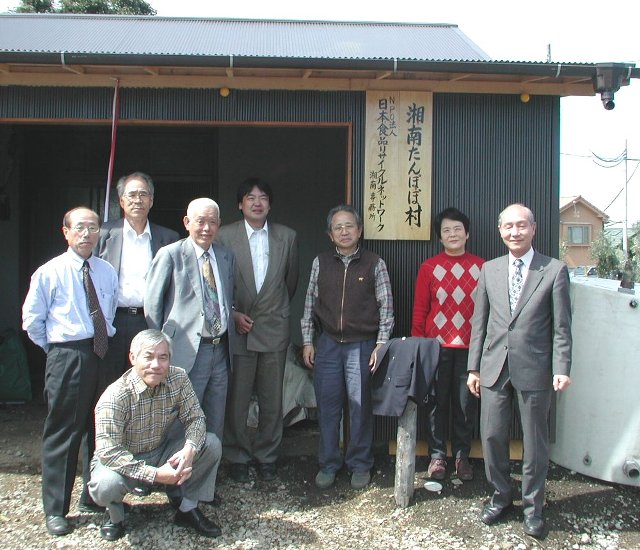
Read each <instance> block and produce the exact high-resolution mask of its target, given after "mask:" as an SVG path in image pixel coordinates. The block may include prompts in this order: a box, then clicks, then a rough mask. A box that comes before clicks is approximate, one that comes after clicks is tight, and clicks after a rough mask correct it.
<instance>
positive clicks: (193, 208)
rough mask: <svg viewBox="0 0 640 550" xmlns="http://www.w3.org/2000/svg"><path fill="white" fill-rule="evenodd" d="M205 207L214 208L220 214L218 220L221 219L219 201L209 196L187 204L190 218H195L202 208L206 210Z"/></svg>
mask: <svg viewBox="0 0 640 550" xmlns="http://www.w3.org/2000/svg"><path fill="white" fill-rule="evenodd" d="M205 208H213V209H214V210H215V211H216V214H217V215H218V221H219V218H220V207H219V206H218V203H217V202H216V201H214V200H213V199H210V198H208V197H201V198H199V199H193V200H192V201H191V202H190V203H189V206H187V218H189V219H191V218H194V217H195V213H196V212H198V211H200V210H204V209H205Z"/></svg>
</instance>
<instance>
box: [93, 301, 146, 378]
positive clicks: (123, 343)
mask: <svg viewBox="0 0 640 550" xmlns="http://www.w3.org/2000/svg"><path fill="white" fill-rule="evenodd" d="M136 309H138V310H139V311H142V308H141V307H140V308H136ZM113 326H114V327H115V329H116V333H115V335H114V336H113V337H112V338H111V340H110V341H109V350H108V351H107V355H106V356H105V358H104V363H103V364H104V367H105V369H106V370H107V376H108V377H109V379H110V380H109V382H108V383H109V384H110V383H111V382H115V381H116V380H117V379H118V378H120V376H122V374H123V373H124V372H125V371H126V370H128V369H129V368H130V367H131V361H130V360H129V349H130V348H131V340H133V337H134V336H135V335H136V334H138V333H139V332H141V331H143V330H145V329H147V328H148V327H147V321H146V320H145V318H144V315H140V314H139V313H138V314H137V315H131V314H129V313H128V312H127V308H120V307H119V308H118V309H117V310H116V315H115V318H114V319H113Z"/></svg>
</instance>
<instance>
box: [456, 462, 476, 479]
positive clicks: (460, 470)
mask: <svg viewBox="0 0 640 550" xmlns="http://www.w3.org/2000/svg"><path fill="white" fill-rule="evenodd" d="M456 475H457V476H458V479H460V480H462V481H471V480H472V479H473V468H472V466H471V464H470V463H469V459H468V458H467V457H466V456H463V457H460V458H456Z"/></svg>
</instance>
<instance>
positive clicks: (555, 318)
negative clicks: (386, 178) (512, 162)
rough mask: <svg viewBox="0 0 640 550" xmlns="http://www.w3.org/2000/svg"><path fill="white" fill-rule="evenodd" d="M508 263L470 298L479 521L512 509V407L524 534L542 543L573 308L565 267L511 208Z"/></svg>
mask: <svg viewBox="0 0 640 550" xmlns="http://www.w3.org/2000/svg"><path fill="white" fill-rule="evenodd" d="M498 229H499V231H500V236H501V237H502V240H503V241H504V243H505V245H506V246H507V248H508V249H509V254H508V255H507V256H502V257H500V258H496V259H495V260H492V261H490V262H487V263H485V264H484V266H483V268H482V271H481V273H480V279H479V281H478V287H477V291H476V295H475V310H474V313H473V319H472V330H471V342H470V347H469V363H468V371H469V376H468V381H467V385H468V387H469V390H470V391H471V393H472V394H474V395H475V396H476V397H481V403H482V406H481V414H480V432H481V437H482V452H483V455H484V461H485V471H486V475H487V479H488V481H489V482H490V483H491V484H492V485H493V488H494V492H493V495H492V497H491V500H490V502H489V503H488V504H486V505H485V507H484V509H483V510H482V514H481V520H482V521H483V522H484V523H486V524H487V525H491V524H493V523H495V522H496V521H498V520H499V519H500V518H502V517H503V516H504V515H505V514H506V513H507V512H508V511H509V510H510V509H511V508H512V501H513V494H512V493H513V489H512V486H511V478H510V471H509V427H510V424H511V410H512V400H513V399H517V401H518V408H519V410H520V421H521V425H522V435H523V445H524V457H523V464H522V508H523V512H524V523H523V528H524V532H525V533H526V534H528V535H531V536H534V537H538V538H540V537H542V536H543V535H544V531H545V525H544V519H543V516H542V508H543V505H544V485H545V479H546V477H547V470H548V466H549V432H548V419H549V407H550V403H551V396H552V388H553V390H555V391H562V390H565V389H566V388H567V387H568V386H569V384H570V383H571V379H570V378H569V370H570V367H571V343H572V340H571V303H570V299H569V275H568V271H567V266H566V265H565V264H564V263H562V262H560V261H559V260H556V259H553V258H549V257H548V256H543V255H542V254H539V253H538V252H535V251H534V250H533V248H532V246H531V243H532V241H533V237H534V235H535V232H536V223H535V219H534V217H533V213H532V212H531V210H529V209H528V208H527V207H526V206H523V205H521V204H512V205H510V206H508V207H507V208H505V210H503V211H502V213H501V214H500V217H499V218H498Z"/></svg>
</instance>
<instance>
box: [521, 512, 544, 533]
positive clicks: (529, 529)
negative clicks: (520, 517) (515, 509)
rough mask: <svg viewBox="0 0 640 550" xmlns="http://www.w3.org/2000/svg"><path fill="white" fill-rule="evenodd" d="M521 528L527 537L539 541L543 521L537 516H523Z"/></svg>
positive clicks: (542, 531) (542, 529)
mask: <svg viewBox="0 0 640 550" xmlns="http://www.w3.org/2000/svg"><path fill="white" fill-rule="evenodd" d="M522 528H523V529H524V532H525V533H526V534H527V535H530V536H532V537H535V538H537V539H540V538H542V536H543V535H544V519H543V518H539V517H537V516H525V518H524V521H523V522H522Z"/></svg>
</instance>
